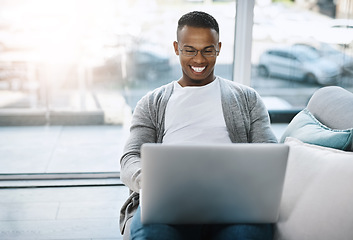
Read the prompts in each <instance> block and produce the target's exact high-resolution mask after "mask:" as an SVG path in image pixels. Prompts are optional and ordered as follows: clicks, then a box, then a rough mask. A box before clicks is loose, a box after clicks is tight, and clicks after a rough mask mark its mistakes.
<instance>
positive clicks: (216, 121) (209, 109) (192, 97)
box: [163, 78, 231, 144]
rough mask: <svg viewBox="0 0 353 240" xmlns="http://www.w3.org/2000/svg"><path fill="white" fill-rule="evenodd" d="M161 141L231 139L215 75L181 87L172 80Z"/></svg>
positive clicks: (171, 142)
mask: <svg viewBox="0 0 353 240" xmlns="http://www.w3.org/2000/svg"><path fill="white" fill-rule="evenodd" d="M163 143H165V144H184V143H187V144H190V143H194V144H197V143H231V140H230V138H229V134H228V131H227V128H226V123H225V121H224V116H223V110H222V103H221V90H220V85H219V81H218V78H216V79H215V80H214V81H213V82H211V83H209V84H207V85H205V86H201V87H182V86H180V84H179V83H178V82H177V81H175V82H174V91H173V94H172V96H171V97H170V99H169V101H168V104H167V108H166V112H165V132H164V137H163Z"/></svg>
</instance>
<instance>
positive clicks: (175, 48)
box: [173, 41, 179, 56]
mask: <svg viewBox="0 0 353 240" xmlns="http://www.w3.org/2000/svg"><path fill="white" fill-rule="evenodd" d="M173 46H174V52H175V54H176V55H178V56H179V46H178V42H177V41H174V42H173Z"/></svg>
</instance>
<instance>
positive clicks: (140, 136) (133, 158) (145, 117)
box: [120, 77, 277, 232]
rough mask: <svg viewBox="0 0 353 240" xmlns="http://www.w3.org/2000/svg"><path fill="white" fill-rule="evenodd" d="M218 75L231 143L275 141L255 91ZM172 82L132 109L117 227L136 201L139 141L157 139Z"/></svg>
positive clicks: (129, 215)
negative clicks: (124, 189) (125, 190)
mask: <svg viewBox="0 0 353 240" xmlns="http://www.w3.org/2000/svg"><path fill="white" fill-rule="evenodd" d="M218 78H219V83H220V88H221V100H222V109H223V115H224V119H225V122H226V126H227V129H228V132H229V137H230V139H231V141H232V142H233V143H276V142H277V139H276V137H275V136H274V134H273V132H272V130H271V127H270V121H269V116H268V112H267V110H266V108H265V106H264V104H263V102H262V100H261V98H260V96H259V95H258V93H257V92H256V91H255V90H253V89H252V88H250V87H247V86H244V85H241V84H238V83H235V82H232V81H229V80H226V79H223V78H220V77H218ZM172 92H173V83H169V84H166V85H164V86H162V87H160V88H157V89H155V90H154V91H152V92H149V93H148V94H147V95H145V96H144V97H143V98H142V99H141V100H140V101H139V102H138V103H137V106H136V108H135V110H134V114H133V118H132V122H131V128H130V136H129V138H128V140H127V142H126V145H125V147H124V152H123V155H122V157H121V159H120V164H121V175H120V176H121V180H122V181H123V183H124V184H125V185H126V186H127V187H129V189H130V191H131V195H130V196H129V198H128V199H127V201H126V202H125V204H124V205H123V206H122V209H121V212H120V230H121V232H123V231H124V228H125V223H126V221H127V220H128V219H129V218H131V217H132V216H133V214H134V212H135V210H136V209H137V207H138V204H139V194H138V192H139V189H140V188H141V162H140V147H141V145H142V144H143V143H161V142H162V140H163V133H164V117H165V109H166V106H167V103H168V100H169V98H170V96H171V95H172Z"/></svg>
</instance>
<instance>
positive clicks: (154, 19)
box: [0, 0, 353, 126]
mask: <svg viewBox="0 0 353 240" xmlns="http://www.w3.org/2000/svg"><path fill="white" fill-rule="evenodd" d="M236 4H237V1H234V0H149V1H143V0H99V1H98V0H74V1H71V0H60V1H59V0H0V124H1V125H2V126H10V125H62V124H73V125H87V124H113V125H121V124H124V121H128V120H127V119H129V115H130V114H131V111H132V110H133V108H134V107H135V105H136V102H137V101H138V100H139V99H140V97H141V96H142V95H144V94H145V93H146V92H147V91H149V90H151V89H154V88H156V87H158V86H160V85H162V84H165V83H168V82H170V81H173V80H177V79H178V78H179V77H180V76H181V71H180V67H179V64H178V58H177V56H175V54H174V51H173V48H172V42H173V41H174V40H175V37H176V36H175V31H176V25H177V20H178V19H179V17H180V16H181V15H182V14H184V13H186V12H189V11H193V10H202V11H206V12H209V13H210V14H212V15H213V16H214V17H215V18H216V19H217V20H218V22H219V25H220V39H221V41H222V42H223V47H222V51H221V54H220V56H219V58H218V60H217V61H218V63H217V66H216V74H217V75H219V76H221V77H224V78H228V79H233V69H234V65H233V63H234V60H233V59H234V31H235V22H236V21H235V19H236ZM352 9H353V3H352V1H351V0H313V1H308V0H307V1H306V0H296V1H294V0H292V1H290V0H287V1H275V0H273V1H271V0H257V1H256V2H255V6H254V24H253V26H252V39H250V41H252V51H251V79H250V84H251V86H252V87H254V88H255V89H256V90H257V91H258V92H259V93H260V95H262V96H263V97H264V100H265V103H266V105H267V106H268V108H269V109H279V110H281V109H283V110H286V109H291V108H302V107H304V106H305V105H306V103H307V100H308V99H309V97H310V96H311V94H312V93H313V92H314V91H315V90H316V89H317V88H319V87H322V86H324V85H339V86H342V87H344V88H346V89H348V90H350V91H352V88H353V17H352V16H353V10H352ZM233 80H235V81H237V79H233Z"/></svg>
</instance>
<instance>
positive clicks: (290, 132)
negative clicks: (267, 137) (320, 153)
mask: <svg viewBox="0 0 353 240" xmlns="http://www.w3.org/2000/svg"><path fill="white" fill-rule="evenodd" d="M352 136H353V129H346V130H337V129H331V128H329V127H327V126H325V125H324V124H322V123H320V122H319V121H318V120H317V119H316V118H315V117H314V116H313V115H312V114H311V113H310V112H309V110H308V109H306V108H305V109H303V110H302V111H301V112H299V113H298V114H297V115H296V116H295V117H294V118H293V119H292V121H291V122H290V123H289V125H288V127H287V128H286V130H285V131H284V133H283V135H282V137H281V140H280V142H282V143H283V142H284V141H285V138H286V137H294V138H297V139H299V140H301V141H303V142H305V143H310V144H315V145H319V146H323V147H331V148H336V149H341V150H346V149H349V148H350V147H351V145H352Z"/></svg>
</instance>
